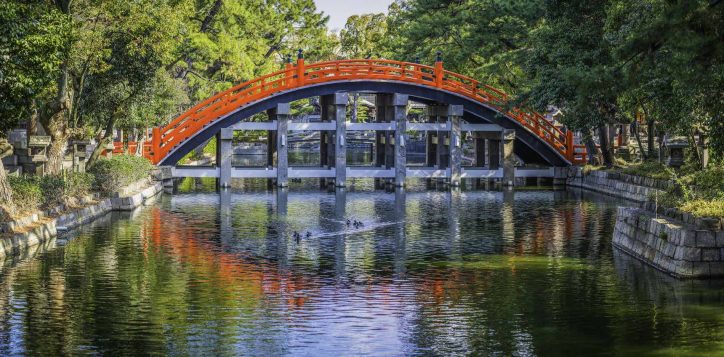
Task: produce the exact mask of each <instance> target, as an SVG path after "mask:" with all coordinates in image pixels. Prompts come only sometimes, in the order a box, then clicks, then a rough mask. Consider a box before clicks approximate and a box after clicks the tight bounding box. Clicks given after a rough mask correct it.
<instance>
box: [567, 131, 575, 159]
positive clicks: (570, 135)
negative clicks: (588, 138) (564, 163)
mask: <svg viewBox="0 0 724 357" xmlns="http://www.w3.org/2000/svg"><path fill="white" fill-rule="evenodd" d="M575 156H576V153H575V149H574V146H573V131H571V129H568V130H567V131H566V158H568V161H570V162H571V163H573V160H574V159H575Z"/></svg>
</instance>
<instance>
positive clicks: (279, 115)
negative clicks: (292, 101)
mask: <svg viewBox="0 0 724 357" xmlns="http://www.w3.org/2000/svg"><path fill="white" fill-rule="evenodd" d="M276 120H277V132H276V135H275V139H276V152H277V186H279V187H287V186H288V185H289V145H288V142H287V141H288V139H289V138H288V134H289V131H288V128H289V103H283V104H277V108H276Z"/></svg>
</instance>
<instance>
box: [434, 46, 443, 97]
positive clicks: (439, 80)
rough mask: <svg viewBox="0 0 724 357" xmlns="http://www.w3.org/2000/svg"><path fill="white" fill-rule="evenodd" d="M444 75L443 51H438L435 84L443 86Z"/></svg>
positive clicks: (439, 86)
mask: <svg viewBox="0 0 724 357" xmlns="http://www.w3.org/2000/svg"><path fill="white" fill-rule="evenodd" d="M443 75H444V69H443V67H442V53H440V52H438V53H437V60H436V61H435V86H436V87H438V88H442V79H443Z"/></svg>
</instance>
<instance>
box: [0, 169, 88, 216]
mask: <svg viewBox="0 0 724 357" xmlns="http://www.w3.org/2000/svg"><path fill="white" fill-rule="evenodd" d="M8 181H9V182H10V187H11V188H12V190H13V201H14V202H13V203H14V204H15V206H16V208H17V209H18V210H19V211H21V212H32V211H36V210H38V209H40V208H50V207H54V206H57V205H59V204H63V203H71V202H73V201H74V200H75V199H77V198H81V197H83V196H86V195H88V194H89V193H90V192H91V188H92V183H93V175H91V174H88V173H69V174H66V175H52V176H43V177H38V176H20V177H14V176H9V177H8Z"/></svg>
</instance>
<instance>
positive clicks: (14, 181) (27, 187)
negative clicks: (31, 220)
mask: <svg viewBox="0 0 724 357" xmlns="http://www.w3.org/2000/svg"><path fill="white" fill-rule="evenodd" d="M38 181H39V180H38V179H37V178H36V177H35V176H20V177H15V176H8V182H9V183H10V188H12V190H13V201H14V202H13V203H14V204H15V206H16V208H17V209H18V211H20V212H31V211H35V210H37V209H38V208H40V205H41V204H42V203H43V191H42V190H41V189H40V183H39V182H38Z"/></svg>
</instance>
